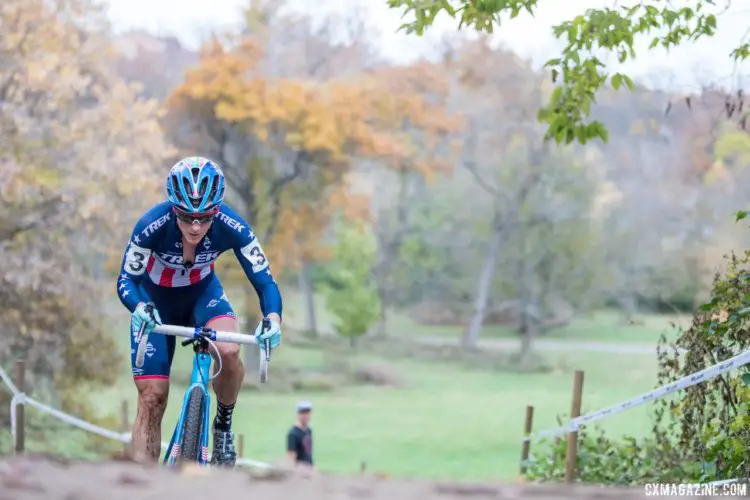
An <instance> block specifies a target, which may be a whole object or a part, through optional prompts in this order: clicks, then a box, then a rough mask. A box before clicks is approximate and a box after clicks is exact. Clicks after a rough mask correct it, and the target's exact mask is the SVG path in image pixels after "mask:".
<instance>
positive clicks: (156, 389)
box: [117, 157, 282, 466]
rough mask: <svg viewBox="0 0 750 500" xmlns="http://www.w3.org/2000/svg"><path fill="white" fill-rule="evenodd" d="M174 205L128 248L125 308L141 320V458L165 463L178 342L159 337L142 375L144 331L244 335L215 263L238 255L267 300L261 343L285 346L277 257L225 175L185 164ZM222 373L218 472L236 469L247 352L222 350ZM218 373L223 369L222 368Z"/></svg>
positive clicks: (169, 186)
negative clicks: (229, 191)
mask: <svg viewBox="0 0 750 500" xmlns="http://www.w3.org/2000/svg"><path fill="white" fill-rule="evenodd" d="M166 192H167V198H168V200H167V201H164V202H161V203H159V204H157V205H155V206H154V207H152V208H151V209H150V210H149V211H148V212H146V214H145V215H143V217H141V219H140V220H139V221H138V223H137V224H136V225H135V228H134V229H133V233H132V235H131V238H130V242H129V243H128V246H127V248H126V249H125V254H124V256H123V259H122V269H121V271H120V275H119V277H118V279H117V292H118V295H119V297H120V301H121V302H122V303H123V305H125V307H127V308H128V310H130V312H131V321H130V329H131V335H130V338H131V341H130V347H131V366H132V370H133V378H134V379H135V386H136V388H137V389H138V411H137V413H136V417H135V422H134V423H133V439H132V448H133V457H134V458H135V459H136V460H139V461H149V460H151V461H158V459H159V454H160V451H161V420H162V417H163V416H164V410H165V409H166V406H167V397H168V393H169V374H170V367H171V364H172V358H173V356H174V350H175V338H174V337H172V336H166V335H154V336H151V337H150V338H149V343H148V345H147V350H146V357H145V361H144V364H143V366H142V367H141V368H137V367H136V366H135V356H136V354H135V353H136V351H137V347H138V341H139V336H138V335H139V332H140V329H141V326H142V325H144V324H145V330H146V331H147V332H149V333H150V332H151V329H153V328H154V327H155V326H156V325H157V324H160V323H162V322H163V323H165V324H173V325H180V326H208V327H210V328H213V329H215V330H221V331H227V332H237V331H239V327H238V323H237V318H236V316H235V314H234V311H233V310H232V306H231V305H230V304H229V301H228V300H227V296H226V294H225V293H224V289H223V288H222V285H221V283H220V282H219V279H218V278H217V276H216V274H215V273H214V262H215V261H216V259H217V258H218V257H219V255H221V254H222V253H224V252H226V251H227V250H233V251H234V254H235V255H236V256H237V259H238V260H239V261H240V264H241V265H242V268H243V270H244V271H245V274H246V275H247V277H248V279H249V280H250V282H251V283H252V285H253V287H254V288H255V291H256V292H257V294H258V298H259V301H260V307H261V311H262V313H263V316H264V317H266V318H268V319H269V320H270V323H271V328H270V330H268V331H266V332H264V331H263V327H262V321H261V323H259V324H258V327H257V329H256V330H255V335H256V337H258V339H259V340H260V341H261V344H262V343H263V342H262V341H264V340H266V339H269V340H270V342H269V343H270V346H271V348H272V349H273V348H276V347H277V346H278V345H279V344H280V343H281V309H282V307H281V294H280V292H279V288H278V286H277V285H276V282H275V281H274V278H273V276H272V275H271V270H270V267H269V263H268V259H267V258H266V256H265V254H264V253H263V249H262V248H261V246H260V243H259V242H258V238H257V237H256V236H255V235H254V234H253V230H252V228H251V227H250V225H249V224H248V223H247V222H245V221H244V220H243V219H242V218H241V217H240V216H239V215H237V213H236V212H235V211H234V210H232V209H231V208H230V207H229V206H227V204H225V203H224V175H223V173H222V171H221V169H220V168H219V166H218V165H217V164H216V163H214V162H213V161H211V160H208V159H206V158H201V157H188V158H184V159H182V160H180V161H179V162H177V163H176V164H175V165H174V166H173V167H172V169H171V170H170V171H169V175H168V176H167V181H166ZM216 347H217V348H218V351H219V353H220V355H221V361H222V370H221V373H220V374H219V376H218V377H216V378H215V379H214V382H213V388H214V391H215V393H216V399H217V410H216V417H215V418H214V421H213V438H214V447H213V451H212V455H211V464H213V465H222V466H233V465H234V463H235V461H236V458H237V454H236V452H235V448H234V434H233V433H232V427H231V426H232V412H233V410H234V405H235V403H236V401H237V396H238V394H239V391H240V388H241V386H242V381H243V378H244V374H245V370H244V367H243V364H242V361H241V359H240V356H239V346H238V345H237V344H230V343H217V344H216ZM214 367H215V368H216V365H214Z"/></svg>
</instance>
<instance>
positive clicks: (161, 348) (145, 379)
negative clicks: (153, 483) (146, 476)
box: [130, 290, 184, 462]
mask: <svg viewBox="0 0 750 500" xmlns="http://www.w3.org/2000/svg"><path fill="white" fill-rule="evenodd" d="M150 292H151V293H150ZM152 292H153V291H151V290H148V291H146V293H147V294H148V296H151V297H152V300H154V305H155V306H156V308H157V310H158V311H159V315H160V316H161V319H162V321H163V322H165V323H167V324H175V322H177V319H178V318H175V312H176V311H174V309H173V308H170V307H168V305H169V304H170V302H171V301H165V300H158V298H157V299H156V300H155V299H154V297H153V296H154V295H155V294H154V293H152ZM183 322H184V321H183ZM137 334H138V332H137V331H135V330H134V329H133V325H132V323H131V325H130V357H131V359H130V362H131V367H132V370H133V380H134V382H135V387H136V389H137V390H138V408H137V410H136V415H135V420H134V422H133V431H132V441H131V446H132V454H133V459H134V460H136V461H140V462H154V461H158V460H159V455H160V454H161V421H162V418H163V417H164V411H165V410H166V408H167V399H168V396H169V373H170V367H171V365H172V358H173V356H174V348H175V338H174V337H171V336H166V335H157V334H153V335H150V336H149V339H148V345H147V351H146V356H145V358H144V362H143V366H142V367H140V368H138V367H136V366H135V357H136V353H137V350H138V344H136V336H137Z"/></svg>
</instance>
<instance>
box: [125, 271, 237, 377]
mask: <svg viewBox="0 0 750 500" xmlns="http://www.w3.org/2000/svg"><path fill="white" fill-rule="evenodd" d="M139 287H140V291H141V293H143V296H144V297H149V298H150V299H151V301H152V302H153V303H154V307H155V308H156V310H157V311H158V312H159V317H160V318H161V321H162V323H164V324H166V325H178V326H189V327H196V326H199V327H200V326H206V324H208V322H209V321H211V320H214V319H216V318H221V317H224V316H228V317H232V318H234V317H236V316H235V314H234V310H233V309H232V306H231V304H229V300H228V299H227V296H226V294H225V293H224V287H222V286H221V282H220V281H219V278H217V277H216V275H215V274H214V275H213V276H211V277H208V278H206V279H204V280H203V281H201V282H199V283H197V284H195V285H191V286H186V287H179V288H168V287H162V286H158V285H155V284H153V283H151V282H148V281H146V280H144V281H143V282H142V283H141V284H140V285H139ZM137 335H138V332H137V331H135V330H134V328H133V323H132V321H131V324H130V363H131V367H132V369H133V378H134V379H136V380H143V379H168V378H169V373H170V368H171V366H172V359H173V358H174V350H175V345H176V343H177V342H176V341H177V339H176V337H174V336H172V335H159V334H158V333H154V334H151V335H149V338H148V344H147V345H146V356H145V358H144V362H143V366H142V367H140V368H137V367H136V366H135V356H136V352H137V350H138V345H137V344H136V337H137ZM180 340H182V339H180Z"/></svg>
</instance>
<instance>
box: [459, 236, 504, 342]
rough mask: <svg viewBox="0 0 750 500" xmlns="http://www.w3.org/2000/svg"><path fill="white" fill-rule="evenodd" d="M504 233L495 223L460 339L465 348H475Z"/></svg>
mask: <svg viewBox="0 0 750 500" xmlns="http://www.w3.org/2000/svg"><path fill="white" fill-rule="evenodd" d="M504 234H505V231H504V230H503V228H502V227H501V226H500V225H499V224H496V225H495V228H494V230H493V232H492V240H490V248H489V249H488V250H487V256H486V257H485V259H484V265H483V266H482V273H481V274H480V275H479V283H478V284H477V292H476V297H475V299H474V313H473V315H472V317H471V321H470V322H469V326H468V327H467V328H466V330H465V332H464V336H463V339H462V345H463V346H464V348H466V349H474V348H476V346H477V340H478V339H479V334H480V333H481V331H482V325H483V324H484V317H485V315H486V314H487V303H488V302H489V298H490V290H491V289H492V279H493V278H494V277H495V267H496V266H497V258H498V257H499V255H500V244H501V243H502V239H503V236H504Z"/></svg>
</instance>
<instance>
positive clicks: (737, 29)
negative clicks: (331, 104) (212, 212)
mask: <svg viewBox="0 0 750 500" xmlns="http://www.w3.org/2000/svg"><path fill="white" fill-rule="evenodd" d="M104 1H105V2H106V3H108V4H109V16H110V19H111V20H112V23H113V25H114V27H115V29H116V30H117V31H120V32H121V31H125V30H129V29H145V30H147V31H150V32H152V33H155V34H163V35H166V34H169V35H174V36H176V37H178V38H179V39H180V40H181V42H183V43H184V44H185V45H186V46H187V47H190V48H193V49H195V48H197V47H198V46H199V45H200V42H201V40H204V39H205V38H206V36H207V34H208V33H210V32H211V31H212V30H215V29H226V28H232V27H235V26H237V23H238V22H239V19H240V16H239V15H238V13H239V12H240V9H241V8H242V7H243V6H244V5H246V3H247V2H246V0H104ZM725 2H727V0H718V1H717V3H718V4H721V5H722V7H721V9H724V5H725ZM289 3H290V5H291V6H292V7H293V8H294V9H296V10H301V11H305V12H309V13H310V14H312V15H314V16H317V17H322V16H325V15H326V14H328V13H336V14H338V15H346V14H347V13H350V12H351V11H352V10H353V9H354V8H360V9H363V10H364V11H365V12H366V13H367V16H366V17H367V19H368V21H369V22H370V23H371V25H372V26H374V27H375V28H376V30H377V31H378V32H379V35H378V38H377V40H376V41H375V42H376V44H377V46H378V47H379V49H380V50H381V52H382V53H383V55H385V56H386V57H388V58H389V59H391V60H393V61H396V62H409V61H410V60H413V59H415V58H418V57H420V56H422V55H429V53H430V49H431V48H432V47H434V46H435V42H436V40H437V39H438V38H439V37H440V36H441V35H442V34H445V33H449V32H451V31H455V29H456V28H455V26H456V22H455V21H453V20H452V19H450V18H448V17H447V16H445V17H443V18H439V19H438V20H437V22H436V24H435V26H434V27H433V29H432V30H431V32H430V33H429V34H427V35H425V36H424V37H422V38H420V37H417V36H416V35H406V34H403V33H397V32H396V31H397V29H398V27H399V25H400V19H399V17H400V12H398V11H396V10H392V9H389V8H388V7H387V5H386V4H387V1H386V0H290V2H289ZM539 3H540V4H541V5H540V8H539V10H538V12H537V15H536V16H535V18H532V17H531V16H529V15H528V14H524V15H522V16H519V17H518V18H516V19H514V20H512V21H508V22H507V23H505V24H504V25H503V26H502V27H501V28H500V29H499V30H498V33H497V34H496V36H495V37H494V39H495V40H497V42H498V43H501V44H503V45H505V46H507V47H509V48H511V49H512V50H514V51H515V52H516V53H518V54H519V55H521V56H522V57H526V58H531V59H532V60H533V61H534V62H537V63H542V62H543V61H545V60H546V59H549V58H551V57H555V56H556V55H557V54H559V47H560V45H559V43H558V42H556V40H555V39H554V36H553V35H552V33H551V29H550V27H551V26H552V25H554V24H556V23H559V22H561V21H563V20H566V19H570V18H572V17H574V16H575V15H577V14H579V13H583V11H584V10H585V9H586V8H588V7H596V6H604V5H612V4H613V0H540V1H539ZM619 3H620V5H622V4H629V3H630V4H632V3H633V2H632V1H630V2H623V1H620V2H619ZM686 3H694V1H693V2H687V1H680V0H676V1H674V2H673V4H677V5H679V4H686ZM563 5H564V6H565V8H564V9H562V8H560V7H562V6H563ZM555 6H557V8H555ZM718 25H719V32H718V34H717V36H715V37H713V38H711V39H706V40H703V41H701V42H699V43H696V44H692V45H690V46H683V47H680V48H679V49H677V50H674V51H673V52H671V53H669V54H667V53H666V52H665V51H663V50H659V51H653V52H646V51H645V50H642V51H641V55H640V56H639V58H638V60H637V61H635V62H632V63H628V64H627V65H626V66H625V67H624V69H625V70H626V71H628V72H630V74H632V75H634V76H636V77H640V79H641V81H643V82H644V83H646V84H648V85H650V86H656V87H665V86H667V87H669V88H671V89H684V90H691V89H693V88H695V87H696V86H697V85H699V84H701V83H708V82H716V81H720V82H722V83H723V85H724V86H726V85H731V82H732V75H733V74H735V75H736V74H743V73H744V74H745V75H750V61H748V62H745V63H744V65H742V66H741V67H739V69H735V68H734V66H733V62H732V61H731V59H730V58H729V53H730V51H731V50H732V49H733V48H734V47H736V46H737V45H738V44H739V43H740V41H741V40H742V39H743V36H746V32H747V31H748V28H750V0H734V1H733V2H732V3H731V4H730V5H729V8H728V10H727V11H726V12H725V13H724V14H722V15H721V16H720V17H719V21H718ZM644 43H645V45H644V46H643V49H645V48H646V46H647V42H644ZM745 86H747V82H745Z"/></svg>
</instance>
